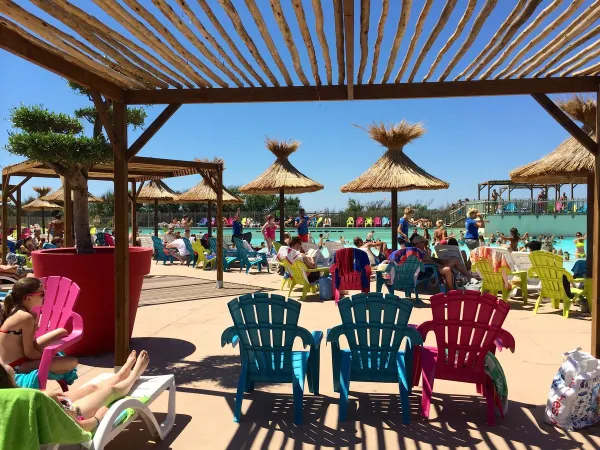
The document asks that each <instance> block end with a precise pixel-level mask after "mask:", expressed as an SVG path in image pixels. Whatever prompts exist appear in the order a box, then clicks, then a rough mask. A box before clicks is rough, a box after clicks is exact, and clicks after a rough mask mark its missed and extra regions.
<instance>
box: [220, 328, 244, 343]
mask: <svg viewBox="0 0 600 450" xmlns="http://www.w3.org/2000/svg"><path fill="white" fill-rule="evenodd" d="M239 340H240V337H239V335H238V332H237V329H236V328H235V327H229V328H227V329H226V330H225V331H223V334H221V347H225V346H226V345H227V344H231V345H232V346H233V347H235V346H236V345H237V343H238V342H239Z"/></svg>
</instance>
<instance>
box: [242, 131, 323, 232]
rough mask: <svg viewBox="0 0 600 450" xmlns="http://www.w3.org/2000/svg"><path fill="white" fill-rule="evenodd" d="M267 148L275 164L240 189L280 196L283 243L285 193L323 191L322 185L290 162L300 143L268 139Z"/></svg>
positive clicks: (245, 191)
mask: <svg viewBox="0 0 600 450" xmlns="http://www.w3.org/2000/svg"><path fill="white" fill-rule="evenodd" d="M265 145H266V147H267V148H268V149H269V150H270V151H271V152H272V153H273V154H274V155H275V156H276V157H277V159H276V160H275V162H274V163H273V164H271V166H270V167H269V168H268V169H267V170H265V171H264V172H263V173H262V174H260V175H259V176H258V177H257V178H256V179H254V180H253V181H251V182H250V183H248V184H245V185H244V186H242V187H240V192H243V193H244V194H253V195H272V194H279V239H280V241H281V242H283V234H284V231H285V230H284V224H285V210H284V204H285V197H284V196H285V193H287V194H303V193H306V192H316V191H320V190H321V189H323V185H322V184H321V183H317V182H316V181H314V180H312V179H310V178H308V177H307V176H306V175H304V174H303V173H302V172H300V171H299V170H298V169H296V168H295V167H294V166H293V165H292V163H290V161H289V160H288V158H289V156H290V155H291V154H292V153H294V152H295V151H296V150H298V147H299V146H300V142H298V141H287V142H286V141H277V140H274V139H269V138H267V139H266V140H265Z"/></svg>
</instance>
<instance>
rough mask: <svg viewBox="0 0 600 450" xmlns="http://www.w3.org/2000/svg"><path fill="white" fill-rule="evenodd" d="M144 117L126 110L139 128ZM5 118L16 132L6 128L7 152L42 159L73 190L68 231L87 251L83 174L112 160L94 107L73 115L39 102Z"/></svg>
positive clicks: (81, 250)
mask: <svg viewBox="0 0 600 450" xmlns="http://www.w3.org/2000/svg"><path fill="white" fill-rule="evenodd" d="M69 85H70V87H71V88H72V89H73V90H74V91H75V92H76V93H77V94H81V95H85V96H87V97H88V98H89V99H90V100H91V95H90V93H89V91H87V90H86V89H85V88H83V87H81V86H78V85H76V84H73V83H69ZM109 116H110V117H112V105H109ZM80 118H81V119H85V120H87V121H88V122H90V123H91V124H92V125H93V133H92V137H87V136H84V135H83V131H84V128H83V125H82V123H81V121H80V120H79V119H80ZM145 119H146V112H145V110H144V109H143V108H131V109H128V112H127V122H128V124H129V125H132V126H133V127H134V129H135V128H138V127H142V126H143V125H144V121H145ZM10 121H11V123H12V126H13V128H14V129H16V130H18V131H12V132H9V137H8V145H7V146H6V147H5V148H6V150H8V151H9V152H10V153H13V154H16V155H21V156H24V157H26V158H29V159H32V160H34V161H39V162H42V163H44V164H45V165H46V166H48V167H49V168H51V169H53V170H54V171H55V172H56V173H57V174H58V175H61V176H63V177H64V178H65V179H66V180H68V181H69V184H70V185H71V189H72V190H73V230H74V232H75V239H76V247H77V253H92V252H93V251H94V250H93V245H92V238H91V236H90V218H89V209H88V173H89V170H90V168H91V167H93V166H94V165H96V164H102V163H109V162H110V161H112V159H113V151H112V147H111V145H110V143H109V142H108V140H107V139H106V137H105V136H104V134H103V133H102V125H101V122H100V117H99V115H98V113H97V111H96V108H95V107H93V106H92V107H86V108H82V109H78V110H76V111H75V117H72V116H69V115H68V114H64V113H55V112H52V111H50V110H48V109H46V108H44V107H43V106H42V105H34V106H25V105H22V106H19V107H14V108H12V109H11V111H10Z"/></svg>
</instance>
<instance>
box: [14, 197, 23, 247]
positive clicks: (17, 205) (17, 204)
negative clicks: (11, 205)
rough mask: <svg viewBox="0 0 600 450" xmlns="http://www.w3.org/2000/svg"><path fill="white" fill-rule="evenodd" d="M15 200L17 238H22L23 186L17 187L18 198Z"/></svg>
mask: <svg viewBox="0 0 600 450" xmlns="http://www.w3.org/2000/svg"><path fill="white" fill-rule="evenodd" d="M16 200H17V201H16V202H15V209H16V221H17V238H18V239H20V238H21V230H22V227H21V187H18V188H17V198H16Z"/></svg>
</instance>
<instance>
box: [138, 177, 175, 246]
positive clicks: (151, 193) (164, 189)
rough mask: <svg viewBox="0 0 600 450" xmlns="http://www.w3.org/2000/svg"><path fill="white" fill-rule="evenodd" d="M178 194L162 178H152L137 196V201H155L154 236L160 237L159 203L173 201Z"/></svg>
mask: <svg viewBox="0 0 600 450" xmlns="http://www.w3.org/2000/svg"><path fill="white" fill-rule="evenodd" d="M176 196H177V194H176V193H175V192H174V191H173V189H171V188H170V187H169V186H167V185H166V184H165V183H164V182H163V181H161V180H152V181H150V182H148V183H147V184H146V185H144V186H143V187H142V189H141V190H140V192H139V194H137V196H136V202H137V203H154V236H156V237H158V204H159V203H173V202H174V201H175V197H176Z"/></svg>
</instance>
